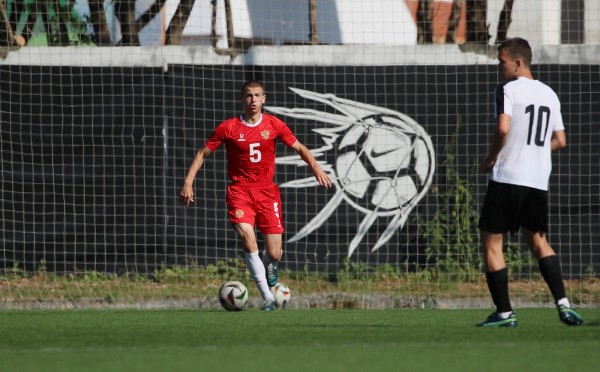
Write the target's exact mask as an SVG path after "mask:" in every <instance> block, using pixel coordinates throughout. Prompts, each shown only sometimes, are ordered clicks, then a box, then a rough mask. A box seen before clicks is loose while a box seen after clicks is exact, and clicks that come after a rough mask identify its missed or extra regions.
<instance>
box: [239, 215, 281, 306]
mask: <svg viewBox="0 0 600 372" xmlns="http://www.w3.org/2000/svg"><path fill="white" fill-rule="evenodd" d="M233 229H234V230H235V232H236V233H237V235H238V237H239V238H240V240H241V241H242V244H243V245H244V251H245V253H244V255H245V258H246V267H247V268H248V271H249V272H250V276H251V277H252V280H254V283H255V284H256V288H257V289H258V291H259V292H260V295H261V297H262V299H263V302H264V303H265V307H267V308H265V310H273V309H274V307H273V306H274V304H275V298H274V297H273V293H271V290H270V289H269V286H268V284H267V279H266V273H265V266H264V265H263V262H262V260H261V259H260V257H259V255H258V244H257V242H256V234H255V233H254V228H253V227H252V225H250V224H248V223H238V224H235V225H233ZM269 305H272V306H269ZM269 307H271V308H269ZM263 308H264V307H263Z"/></svg>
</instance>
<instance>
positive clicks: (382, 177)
mask: <svg viewBox="0 0 600 372" xmlns="http://www.w3.org/2000/svg"><path fill="white" fill-rule="evenodd" d="M362 123H363V125H356V126H354V127H352V128H351V129H350V130H348V132H347V133H346V134H345V135H344V137H343V138H342V139H341V141H340V143H339V146H338V149H337V158H336V160H335V172H336V176H337V179H336V180H335V182H336V183H337V184H338V187H340V188H341V189H342V190H343V197H344V199H345V200H346V201H348V202H349V203H350V204H351V205H353V206H354V207H355V208H357V209H358V210H361V211H363V212H365V213H369V212H372V211H375V210H376V211H377V212H378V213H379V214H380V215H393V214H395V213H397V211H398V210H402V209H404V207H405V206H406V205H409V204H410V203H412V202H413V200H414V199H415V198H417V197H418V195H420V194H422V193H424V192H426V189H427V188H428V179H430V178H431V177H432V175H433V161H432V157H433V149H431V148H430V146H429V142H428V141H427V140H426V138H424V137H421V136H420V134H419V133H417V132H416V131H415V129H414V128H413V127H412V126H410V125H408V124H407V123H405V122H404V121H403V120H401V119H400V118H397V117H394V116H391V115H372V116H369V117H365V118H363V119H362Z"/></svg>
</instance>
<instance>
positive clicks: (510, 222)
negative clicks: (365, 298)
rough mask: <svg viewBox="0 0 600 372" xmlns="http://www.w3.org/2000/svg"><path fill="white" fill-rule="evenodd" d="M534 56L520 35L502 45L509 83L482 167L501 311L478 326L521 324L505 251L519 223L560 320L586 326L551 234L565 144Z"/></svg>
mask: <svg viewBox="0 0 600 372" xmlns="http://www.w3.org/2000/svg"><path fill="white" fill-rule="evenodd" d="M531 57H532V53H531V47H530V46H529V43H528V42H527V41H526V40H524V39H521V38H513V39H509V40H507V41H505V42H504V43H502V44H501V45H500V46H499V47H498V60H499V66H498V67H499V72H500V75H501V77H502V78H503V80H504V82H503V83H502V84H500V85H499V86H498V88H497V89H496V97H495V98H496V114H497V125H496V131H495V132H494V136H493V139H492V144H491V148H490V151H489V154H488V155H487V156H486V157H485V158H483V159H482V161H481V170H482V172H484V173H488V172H489V173H490V180H489V184H488V190H487V193H486V196H485V200H484V202H483V207H482V211H481V218H480V220H479V229H480V237H481V244H482V246H483V250H484V254H485V267H486V279H487V284H488V288H489V291H490V294H491V295H492V300H493V301H494V305H495V306H496V311H495V312H494V313H492V314H491V315H490V316H489V317H488V318H487V319H486V320H485V321H483V322H482V323H479V324H477V326H479V327H515V326H516V325H517V319H516V316H515V314H514V312H513V310H512V307H511V304H510V297H509V293H508V282H509V278H508V271H507V269H506V264H505V261H504V254H503V252H502V249H503V245H504V234H506V233H508V232H509V231H510V232H511V233H514V232H515V231H518V230H519V229H521V230H522V232H523V236H524V239H525V242H526V243H527V245H528V246H529V249H530V250H531V252H532V254H533V255H534V256H535V257H536V258H537V259H538V262H539V267H540V271H541V274H542V276H543V278H544V280H545V281H546V283H547V284H548V287H549V288H550V291H551V292H552V295H553V297H554V300H555V303H556V306H557V309H558V314H559V318H560V320H561V321H563V322H564V323H566V324H569V325H581V324H583V319H582V318H581V316H580V315H579V314H577V313H576V312H575V311H574V310H573V309H572V308H571V304H570V302H569V300H568V299H567V297H566V295H565V287H564V283H563V280H562V274H561V269H560V263H559V260H558V256H556V253H555V252H554V250H553V249H552V247H551V246H550V245H549V244H548V241H547V239H546V233H547V232H548V180H549V178H550V172H551V170H552V158H551V153H552V151H556V150H559V149H561V148H563V147H565V146H566V136H565V128H564V125H563V121H562V115H561V112H560V101H559V100H558V97H557V96H556V94H555V93H554V91H553V90H552V89H551V88H550V87H548V86H547V85H545V84H543V83H541V82H539V81H537V80H534V79H533V76H532V74H531V70H530V66H531Z"/></svg>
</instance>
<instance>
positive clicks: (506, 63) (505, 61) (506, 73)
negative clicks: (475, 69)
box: [498, 49, 518, 81]
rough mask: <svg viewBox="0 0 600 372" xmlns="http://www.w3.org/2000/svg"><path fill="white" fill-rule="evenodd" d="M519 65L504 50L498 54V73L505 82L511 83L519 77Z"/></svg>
mask: <svg viewBox="0 0 600 372" xmlns="http://www.w3.org/2000/svg"><path fill="white" fill-rule="evenodd" d="M517 70H518V63H517V61H516V60H514V59H513V58H512V57H511V56H510V55H509V54H508V52H507V51H506V49H502V50H501V51H500V52H499V53H498V72H499V73H500V77H501V78H502V79H503V80H504V81H510V80H513V79H515V78H516V77H517Z"/></svg>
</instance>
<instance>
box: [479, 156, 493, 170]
mask: <svg viewBox="0 0 600 372" xmlns="http://www.w3.org/2000/svg"><path fill="white" fill-rule="evenodd" d="M494 164H496V159H491V158H490V157H489V156H486V157H485V158H483V159H481V162H480V163H479V171H480V172H481V173H488V172H489V171H490V170H492V168H493V167H494Z"/></svg>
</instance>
